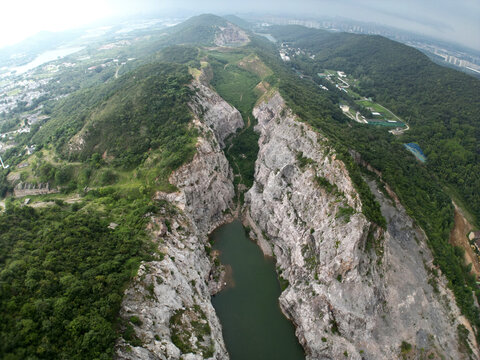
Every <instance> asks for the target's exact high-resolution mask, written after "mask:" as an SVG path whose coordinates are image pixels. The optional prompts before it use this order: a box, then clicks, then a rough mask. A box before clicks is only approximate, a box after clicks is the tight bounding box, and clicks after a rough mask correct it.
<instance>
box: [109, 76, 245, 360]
mask: <svg viewBox="0 0 480 360" xmlns="http://www.w3.org/2000/svg"><path fill="white" fill-rule="evenodd" d="M194 87H195V88H197V95H196V97H195V99H194V100H193V101H192V103H191V104H190V106H191V108H192V109H193V111H194V113H195V115H196V116H195V120H194V125H195V126H196V127H197V129H198V130H199V138H198V143H197V153H196V155H195V157H194V159H193V161H192V162H190V163H189V164H186V165H184V166H182V167H181V168H180V169H178V170H177V171H175V172H174V173H173V174H172V175H171V177H170V181H171V183H172V184H175V185H176V186H177V187H178V188H179V191H178V192H176V193H170V194H166V193H158V194H157V196H156V197H157V200H159V201H161V202H162V203H163V209H162V214H161V215H159V216H155V217H152V219H151V220H152V221H151V223H150V231H151V233H152V236H153V237H154V239H155V241H156V243H157V244H158V250H159V253H160V255H159V259H158V260H157V261H151V262H148V263H145V264H142V266H141V268H140V270H139V272H138V274H137V276H136V278H135V279H134V281H133V283H132V284H131V286H130V287H129V288H128V289H127V290H126V292H125V296H124V300H123V303H122V309H121V317H122V319H123V320H124V322H125V325H124V328H125V329H126V331H124V338H122V339H120V341H119V342H118V344H117V351H116V357H117V358H118V359H162V360H163V359H185V360H195V359H197V360H199V359H228V354H227V352H226V349H225V344H224V342H223V338H222V333H221V326H220V323H219V321H218V318H217V316H216V314H215V310H214V309H213V306H212V304H211V302H210V291H209V284H208V282H209V280H210V272H211V268H212V264H211V263H210V260H209V257H208V255H207V252H206V249H207V248H208V246H207V244H208V241H207V240H208V239H207V234H208V233H209V232H210V231H211V230H213V229H214V228H215V227H217V226H218V225H220V224H221V223H222V222H224V221H225V220H226V219H227V218H228V215H227V214H228V213H229V212H230V209H231V208H232V205H233V204H232V199H233V197H234V187H233V182H232V180H233V175H232V171H231V169H230V166H229V164H228V161H227V160H226V158H225V156H224V154H223V152H222V150H221V148H220V146H221V145H223V140H224V139H225V138H226V137H227V136H228V135H230V134H232V133H234V132H235V131H236V129H237V128H238V127H241V126H243V121H242V118H241V116H240V114H239V113H238V111H237V110H235V109H234V108H232V107H231V106H230V105H228V104H226V103H225V102H224V101H223V100H222V99H221V98H220V97H219V96H218V95H217V94H215V93H214V92H213V91H212V90H210V89H209V88H207V87H206V86H204V85H202V84H200V83H195V84H194ZM125 334H127V335H125Z"/></svg>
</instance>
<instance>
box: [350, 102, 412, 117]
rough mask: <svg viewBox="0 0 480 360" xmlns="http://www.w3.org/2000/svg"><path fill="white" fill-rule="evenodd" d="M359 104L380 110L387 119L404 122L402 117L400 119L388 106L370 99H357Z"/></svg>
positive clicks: (373, 109)
mask: <svg viewBox="0 0 480 360" xmlns="http://www.w3.org/2000/svg"><path fill="white" fill-rule="evenodd" d="M356 103H357V104H359V105H362V106H364V107H365V108H370V109H372V111H376V112H379V113H380V114H382V115H383V116H384V117H385V118H386V119H388V120H396V121H399V122H403V121H402V119H400V118H399V117H398V116H396V115H395V114H394V113H392V112H391V111H390V110H388V109H387V108H385V107H383V106H382V105H380V104H378V103H375V102H373V101H370V100H357V101H356Z"/></svg>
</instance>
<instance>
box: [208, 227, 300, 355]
mask: <svg viewBox="0 0 480 360" xmlns="http://www.w3.org/2000/svg"><path fill="white" fill-rule="evenodd" d="M212 239H213V240H214V249H215V250H218V251H220V261H221V262H222V263H223V264H225V265H227V266H229V267H231V269H232V278H231V279H230V282H231V283H230V284H229V286H228V287H227V289H225V290H223V291H222V292H220V293H219V294H217V295H215V296H214V297H212V303H213V306H214V307H215V310H216V312H217V314H218V317H219V319H220V322H221V324H222V328H223V336H224V339H225V344H226V346H227V350H228V352H229V354H230V357H231V360H245V359H248V360H297V359H298V360H300V359H305V355H304V352H303V349H302V347H301V346H300V344H299V342H298V340H297V338H296V336H295V329H294V327H293V324H292V323H291V322H290V321H288V320H287V318H285V316H284V315H283V314H282V312H281V310H280V306H279V304H278V297H279V296H280V292H281V291H280V285H279V282H278V279H277V274H276V271H275V264H274V261H273V259H271V258H266V257H264V256H263V253H262V252H261V250H260V248H259V247H258V246H257V245H256V244H255V243H254V242H253V241H251V240H249V239H248V237H247V235H246V233H245V229H244V228H243V226H242V224H241V222H240V221H238V220H235V221H233V222H232V223H230V224H226V225H223V226H221V227H220V228H218V229H217V230H215V231H214V232H213V234H212Z"/></svg>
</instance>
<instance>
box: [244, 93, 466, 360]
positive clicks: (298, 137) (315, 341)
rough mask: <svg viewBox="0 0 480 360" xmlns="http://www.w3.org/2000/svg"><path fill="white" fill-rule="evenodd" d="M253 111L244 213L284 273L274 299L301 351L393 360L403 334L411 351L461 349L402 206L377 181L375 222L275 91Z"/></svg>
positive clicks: (452, 316)
mask: <svg viewBox="0 0 480 360" xmlns="http://www.w3.org/2000/svg"><path fill="white" fill-rule="evenodd" d="M254 115H255V117H256V118H257V119H258V126H257V130H258V131H259V132H260V134H261V135H260V140H259V145H260V151H259V155H258V159H257V162H256V170H255V184H254V186H253V187H252V189H250V190H249V192H248V193H247V194H246V196H245V199H246V211H247V216H246V218H247V219H249V221H250V222H251V225H252V226H251V228H252V229H253V230H254V234H252V235H253V236H254V237H256V238H257V239H258V240H259V242H260V243H261V244H262V248H263V249H265V250H264V251H265V252H266V253H268V251H271V250H273V253H274V256H275V257H276V260H277V268H278V272H279V274H280V276H282V277H283V278H285V279H286V280H288V282H289V285H288V287H287V288H286V289H285V291H283V293H282V295H281V297H280V305H281V308H282V310H283V311H284V313H285V314H286V315H287V317H289V318H290V319H291V320H292V321H293V323H294V324H295V326H296V334H297V336H298V338H299V340H300V342H301V344H302V345H303V346H304V348H305V350H306V353H307V358H308V359H342V358H349V359H362V358H365V359H395V358H398V357H399V356H400V354H401V344H402V341H405V344H406V343H409V344H411V345H412V349H410V350H408V345H405V344H404V353H405V354H404V355H406V356H407V357H410V358H412V359H413V358H420V357H421V356H430V355H431V354H433V355H431V356H433V358H440V356H444V357H445V358H451V359H462V358H465V356H464V355H463V354H462V353H460V352H459V350H458V349H459V340H458V338H457V332H456V329H457V323H458V320H457V319H458V318H459V311H458V309H457V307H456V305H455V302H454V300H453V297H452V295H451V294H450V292H449V291H448V290H446V287H445V281H444V279H443V277H442V276H441V275H438V276H435V275H434V273H436V270H435V269H433V267H432V265H431V264H432V257H431V254H430V251H429V250H428V248H427V247H426V245H425V236H424V235H423V233H422V232H421V231H420V230H419V229H417V228H416V227H415V226H414V225H413V223H412V220H411V219H409V218H408V216H407V215H406V213H405V211H404V210H403V208H402V207H401V205H400V204H393V203H391V202H390V201H389V200H388V199H386V198H385V197H384V196H383V195H382V194H380V193H379V192H378V191H376V190H375V193H376V196H377V197H378V199H379V200H380V202H381V205H382V212H383V213H384V216H385V217H386V218H387V221H388V227H387V230H386V231H383V230H382V229H378V228H376V227H375V226H374V225H373V224H371V223H369V221H368V220H367V219H366V218H365V216H364V215H363V214H362V213H361V209H362V204H361V201H360V198H359V196H358V194H357V193H356V191H355V188H354V186H353V184H352V181H351V179H350V177H349V175H348V172H347V171H346V169H345V166H344V164H343V163H342V162H341V161H339V160H337V159H336V157H335V152H334V151H333V150H332V149H331V148H330V147H329V146H328V141H327V140H326V139H324V138H322V137H321V136H320V135H319V134H318V133H317V132H315V131H312V130H311V129H310V128H309V127H308V126H307V125H305V124H302V123H301V122H299V121H297V120H296V119H295V118H294V116H293V115H292V113H291V112H290V110H289V109H288V108H287V107H286V105H285V103H284V101H283V99H282V98H281V96H280V95H279V94H278V93H276V94H275V95H274V96H273V97H271V98H270V99H269V100H268V101H267V102H263V103H262V104H260V105H258V106H257V107H256V108H255V109H254ZM372 187H374V184H372ZM269 248H270V250H269ZM432 285H433V286H432ZM460 321H462V319H461V318H460Z"/></svg>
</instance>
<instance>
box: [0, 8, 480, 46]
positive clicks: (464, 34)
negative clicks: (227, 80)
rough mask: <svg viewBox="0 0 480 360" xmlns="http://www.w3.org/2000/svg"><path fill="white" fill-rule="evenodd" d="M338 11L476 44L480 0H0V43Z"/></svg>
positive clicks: (478, 40)
mask: <svg viewBox="0 0 480 360" xmlns="http://www.w3.org/2000/svg"><path fill="white" fill-rule="evenodd" d="M174 9H186V10H187V11H189V12H190V13H191V14H192V13H195V12H196V13H202V12H213V13H217V14H226V13H254V12H261V13H270V14H283V15H287V14H291V15H294V14H297V15H308V16H310V17H315V16H318V17H322V16H342V17H345V18H351V19H354V20H359V21H371V22H377V23H380V24H384V25H390V26H394V27H398V28H402V29H405V30H410V31H413V32H420V33H423V34H425V35H430V36H434V37H437V38H440V39H444V40H450V41H454V42H458V43H461V44H463V45H467V46H470V47H472V48H474V49H477V50H480V20H479V19H480V1H479V0H293V1H285V0H276V1H268V0H267V1H265V0H264V1H259V0H242V1H235V2H233V1H225V0H222V1H221V0H210V1H201V0H2V3H1V5H0V46H4V45H6V44H11V43H14V42H17V41H19V40H21V39H23V38H25V37H27V36H31V35H33V34H35V33H36V32H38V31H40V30H50V31H60V30H65V29H69V28H73V27H79V26H81V25H84V24H87V23H90V22H92V21H95V20H100V19H103V18H108V17H113V16H123V15H128V14H130V15H133V14H136V13H139V12H144V13H153V12H160V13H162V12H163V13H166V12H169V11H171V10H174Z"/></svg>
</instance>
